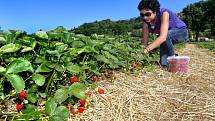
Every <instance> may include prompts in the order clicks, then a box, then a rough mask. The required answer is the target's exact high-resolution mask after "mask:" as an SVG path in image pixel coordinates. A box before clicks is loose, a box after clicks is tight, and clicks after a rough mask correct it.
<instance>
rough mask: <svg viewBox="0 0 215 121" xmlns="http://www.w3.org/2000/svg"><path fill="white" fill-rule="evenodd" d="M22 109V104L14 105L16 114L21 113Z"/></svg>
mask: <svg viewBox="0 0 215 121" xmlns="http://www.w3.org/2000/svg"><path fill="white" fill-rule="evenodd" d="M22 108H23V104H22V103H17V104H16V109H17V111H18V112H19V111H21V110H22Z"/></svg>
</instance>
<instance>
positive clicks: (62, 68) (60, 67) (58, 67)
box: [55, 64, 66, 72]
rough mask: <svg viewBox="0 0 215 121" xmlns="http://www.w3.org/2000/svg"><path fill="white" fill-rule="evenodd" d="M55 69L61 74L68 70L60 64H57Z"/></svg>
mask: <svg viewBox="0 0 215 121" xmlns="http://www.w3.org/2000/svg"><path fill="white" fill-rule="evenodd" d="M55 69H56V70H57V71H59V72H63V71H65V70H66V68H65V67H64V66H63V65H60V64H56V65H55Z"/></svg>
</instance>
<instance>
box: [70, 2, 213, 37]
mask: <svg viewBox="0 0 215 121" xmlns="http://www.w3.org/2000/svg"><path fill="white" fill-rule="evenodd" d="M214 8H215V0H205V1H199V2H196V3H193V4H189V5H187V6H186V7H185V8H183V10H182V11H181V12H180V13H177V15H178V16H179V17H180V18H181V19H182V20H184V22H185V23H186V24H187V26H188V29H189V31H190V33H193V35H194V36H195V40H196V41H198V38H199V36H200V34H203V35H202V36H207V37H213V38H214V37H215V18H214V17H215V9H214ZM141 28H142V20H141V17H135V18H131V19H128V20H119V21H112V20H110V19H106V20H102V21H95V22H92V23H84V24H82V25H81V26H79V27H77V28H73V29H71V31H72V32H74V33H77V34H84V35H91V34H94V33H97V34H104V35H122V34H130V35H132V36H136V37H141V36H142V34H141Z"/></svg>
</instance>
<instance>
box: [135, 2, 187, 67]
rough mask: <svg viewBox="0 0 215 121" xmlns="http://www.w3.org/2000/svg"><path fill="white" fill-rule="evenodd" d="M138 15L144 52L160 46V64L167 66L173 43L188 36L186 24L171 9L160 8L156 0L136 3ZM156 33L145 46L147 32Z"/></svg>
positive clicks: (173, 53) (184, 39)
mask: <svg viewBox="0 0 215 121" xmlns="http://www.w3.org/2000/svg"><path fill="white" fill-rule="evenodd" d="M138 10H139V11H140V16H141V17H142V18H143V39H142V41H141V44H143V45H145V46H146V48H145V49H144V53H148V52H150V51H151V50H153V49H155V48H157V47H158V46H160V65H161V66H162V67H168V63H167V57H168V56H173V55H175V52H174V47H173V45H174V44H175V43H179V42H185V41H186V39H187V38H188V31H187V27H186V24H185V23H184V22H183V21H182V20H180V19H179V18H178V17H177V16H176V15H175V14H174V13H173V12H172V11H170V10H168V9H165V8H162V9H160V3H159V2H158V1H157V0H141V2H140V3H139V5H138ZM149 32H150V33H154V34H157V35H158V37H157V38H156V39H155V40H154V41H153V42H152V43H151V44H150V45H148V46H147V43H148V33H149Z"/></svg>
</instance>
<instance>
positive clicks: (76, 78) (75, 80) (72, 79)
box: [70, 76, 78, 84]
mask: <svg viewBox="0 0 215 121" xmlns="http://www.w3.org/2000/svg"><path fill="white" fill-rule="evenodd" d="M70 82H71V83H72V84H73V83H75V82H78V77H76V76H72V77H70Z"/></svg>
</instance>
